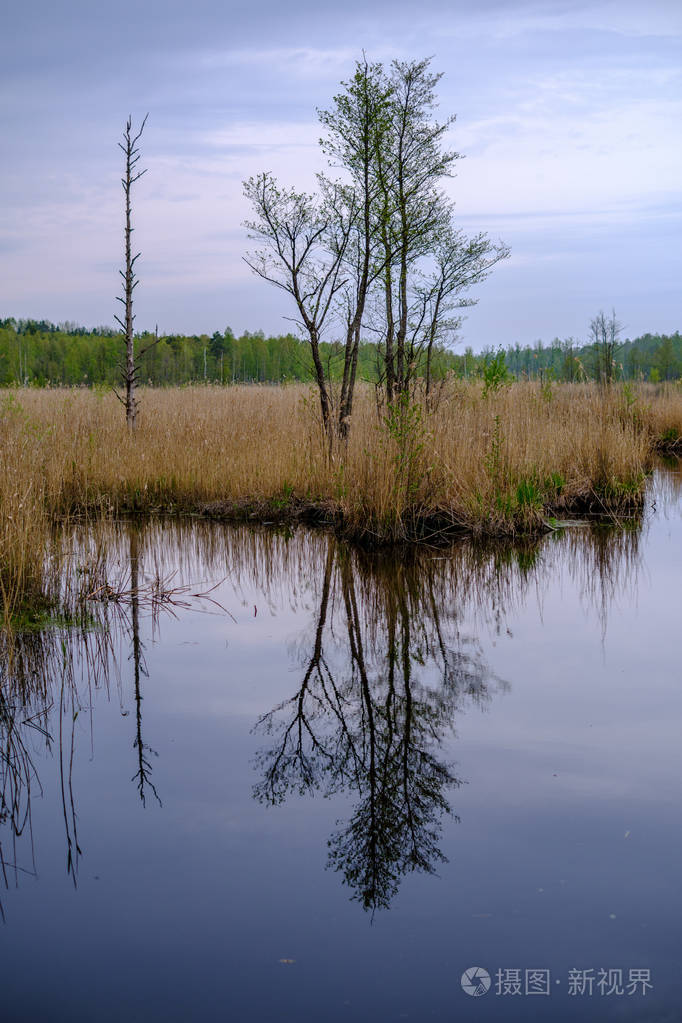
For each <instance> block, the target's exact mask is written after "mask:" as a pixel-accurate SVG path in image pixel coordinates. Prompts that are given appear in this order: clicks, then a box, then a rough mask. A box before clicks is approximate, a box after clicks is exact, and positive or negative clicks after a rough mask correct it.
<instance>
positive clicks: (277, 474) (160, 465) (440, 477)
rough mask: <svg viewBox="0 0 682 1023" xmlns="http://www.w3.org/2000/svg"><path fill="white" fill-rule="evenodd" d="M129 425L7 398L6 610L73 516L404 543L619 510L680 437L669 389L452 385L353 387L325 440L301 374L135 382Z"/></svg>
mask: <svg viewBox="0 0 682 1023" xmlns="http://www.w3.org/2000/svg"><path fill="white" fill-rule="evenodd" d="M140 407H141V412H140V417H139V424H138V429H137V431H136V433H135V434H134V435H131V434H130V433H129V432H128V430H127V429H126V425H125V417H124V415H123V413H122V409H121V406H120V405H119V403H118V402H117V400H116V398H115V396H114V395H113V394H108V393H101V392H96V391H92V390H85V389H75V390H66V389H63V390H59V389H55V390H37V389H12V390H7V391H4V392H0V460H1V463H0V464H1V470H2V471H1V472H0V587H1V592H0V597H1V599H2V603H3V609H4V611H3V613H4V614H5V615H7V614H8V613H12V612H13V610H16V608H18V607H19V606H20V605H21V603H22V602H23V601H26V599H28V600H29V602H30V601H31V600H34V599H35V598H36V597H37V596H38V595H40V594H46V593H48V592H49V590H50V587H51V586H54V579H52V580H51V579H50V577H49V575H50V571H51V568H50V566H51V565H52V566H53V568H54V561H55V559H51V558H50V556H49V555H50V550H51V543H52V541H51V535H52V527H53V525H54V523H55V521H56V520H58V519H64V518H66V519H68V518H69V517H71V516H76V515H77V516H80V517H82V516H95V517H101V516H103V515H104V516H115V515H119V514H125V513H130V512H140V513H143V512H144V513H148V512H158V511H162V512H171V513H173V512H176V513H197V512H199V513H204V514H212V515H216V516H223V517H226V518H230V517H232V518H239V517H248V516H249V515H251V516H252V517H254V518H260V519H264V520H269V519H273V518H278V519H282V518H288V517H292V516H296V515H308V516H310V517H311V518H312V517H315V516H317V517H321V518H327V519H329V520H333V521H334V522H335V524H336V525H337V527H338V528H339V529H340V530H341V531H342V532H345V533H346V534H347V535H349V536H354V537H356V538H361V539H364V540H366V541H367V540H369V541H371V540H376V541H377V542H383V541H400V540H405V539H418V538H424V537H429V536H431V535H433V534H434V533H436V532H438V531H439V530H441V529H444V528H453V527H454V528H457V527H461V528H463V529H466V530H469V531H472V532H478V533H482V534H483V533H490V534H504V533H507V534H512V533H515V532H520V531H532V530H534V529H537V528H538V527H539V526H541V523H542V520H543V518H544V517H546V516H547V515H550V514H556V513H559V512H561V511H565V512H575V511H576V510H581V511H585V510H593V511H602V512H610V513H620V512H622V511H623V510H624V509H625V508H628V507H632V506H633V505H636V503H637V501H638V500H639V499H640V498H641V493H642V488H643V481H644V477H645V473H646V471H647V469H648V468H649V466H650V464H651V460H652V454H653V451H654V449H655V447H656V445H657V444H658V443H660V442H661V441H662V440H663V441H665V439H666V438H667V439H668V441H672V442H673V444H674V442H675V438H676V437H680V436H682V392H681V391H680V389H679V388H677V387H674V386H667V387H659V388H656V387H654V386H650V385H643V386H640V387H634V386H631V387H626V388H622V387H617V386H614V387H613V388H611V389H609V390H600V389H599V388H597V387H596V386H594V385H589V384H583V385H578V384H576V385H550V384H545V385H543V386H541V385H539V384H537V383H532V382H528V383H517V384H514V385H512V386H511V387H502V388H500V389H499V390H498V391H496V392H494V393H489V394H488V395H485V396H484V395H483V393H482V387H481V384H480V383H478V382H471V383H463V382H461V381H460V382H458V381H453V382H450V383H448V384H447V385H446V386H445V387H444V388H443V390H442V392H441V393H440V394H439V396H438V400H437V402H436V404H435V407H434V408H432V409H430V410H427V409H426V408H425V406H424V405H423V403H420V402H411V403H405V404H404V405H401V406H398V407H397V408H396V409H394V410H393V411H392V412H391V413H390V415H389V414H386V412H385V410H384V411H380V410H378V409H377V405H376V401H375V395H374V391H373V390H372V389H370V388H361V389H360V391H359V393H358V396H357V399H356V406H355V411H354V414H353V422H352V429H351V435H350V439H349V441H348V443H347V445H346V446H343V447H339V448H338V449H337V450H333V451H331V453H330V451H329V449H328V446H327V444H326V443H325V440H324V437H323V435H322V431H321V428H320V423H319V415H318V404H317V399H316V396H315V393H314V392H313V391H312V390H311V389H309V388H307V387H305V386H303V385H293V386H289V387H266V386H263V387H254V386H235V387H229V388H221V387H212V386H193V387H185V388H178V389H172V390H153V389H147V390H142V392H141V394H140Z"/></svg>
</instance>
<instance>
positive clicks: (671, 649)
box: [0, 466, 682, 1023]
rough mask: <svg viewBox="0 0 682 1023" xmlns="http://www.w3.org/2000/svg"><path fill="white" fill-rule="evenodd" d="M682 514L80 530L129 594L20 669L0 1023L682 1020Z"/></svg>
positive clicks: (8, 688)
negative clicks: (517, 539)
mask: <svg viewBox="0 0 682 1023" xmlns="http://www.w3.org/2000/svg"><path fill="white" fill-rule="evenodd" d="M681 493H682V487H681V486H680V473H679V467H677V466H676V467H673V468H668V469H661V470H659V471H658V472H657V474H656V476H655V479H654V481H653V483H652V486H651V489H650V493H649V497H648V500H647V506H646V509H645V512H644V516H643V518H642V520H641V521H639V522H637V523H626V524H625V525H624V526H623V525H621V526H620V527H615V526H614V527H612V528H609V527H606V526H603V525H602V526H583V527H575V528H569V529H565V530H558V531H556V532H552V533H550V534H548V535H547V536H546V537H544V538H543V539H542V540H540V541H538V542H537V543H532V544H531V543H527V544H525V545H521V546H481V545H476V544H473V543H471V542H468V541H467V542H461V543H459V544H457V545H456V546H454V547H452V548H449V549H447V550H425V551H420V552H418V553H415V552H412V553H410V552H407V551H402V552H397V553H396V552H393V553H387V552H383V553H375V554H368V553H362V552H359V551H356V550H353V549H350V548H348V547H346V546H344V545H343V544H341V543H339V542H338V541H337V540H335V539H334V538H333V537H332V536H330V535H327V534H325V533H319V532H318V533H312V532H308V531H306V530H303V529H297V530H295V531H293V532H289V531H287V530H283V529H279V530H278V529H277V528H262V527H261V528H256V527H254V528H247V527H239V528H236V527H226V526H224V525H220V524H210V523H206V522H202V521H198V520H197V521H192V522H185V523H180V524H178V523H175V524H174V523H168V524H155V525H151V524H149V525H146V526H139V525H138V526H133V525H132V524H122V525H119V526H117V527H111V526H110V527H108V528H107V529H105V530H103V531H100V533H99V534H97V535H95V534H94V533H92V532H90V533H88V532H84V531H83V532H80V533H79V532H74V533H72V534H70V535H69V536H68V537H65V540H64V542H65V543H67V544H69V545H70V549H71V550H72V554H73V559H74V562H75V563H76V568H77V571H79V572H80V573H86V572H88V571H90V566H92V565H95V564H96V563H97V558H98V556H100V557H101V552H102V551H105V552H106V553H105V557H106V562H107V572H108V578H109V579H110V580H111V579H118V586H113V589H110V590H104V589H101V588H100V587H98V586H97V585H95V582H93V587H92V600H91V601H90V602H89V607H90V611H89V617H88V622H87V627H85V628H81V629H78V628H74V627H68V628H67V627H63V626H60V625H59V623H55V624H53V625H52V626H50V627H49V628H47V629H45V630H44V631H43V632H41V633H33V634H29V635H25V636H21V637H16V638H15V640H14V642H13V643H11V644H7V643H6V644H5V647H4V648H3V649H2V651H1V658H2V661H1V664H0V670H1V671H2V682H3V688H2V696H1V700H0V741H1V743H2V752H1V753H0V786H2V792H3V793H4V801H3V806H2V814H1V816H0V843H1V846H0V855H1V859H2V873H0V885H2V887H0V902H1V905H2V914H3V918H4V921H3V922H0V947H1V951H2V958H1V960H0V962H1V963H2V965H1V967H0V969H1V973H2V989H1V990H2V1001H1V1002H0V1005H1V1012H0V1015H1V1018H2V1020H3V1021H15V1020H17V1021H24V1020H28V1021H34V1020H36V1021H37V1020H40V1021H41V1023H42V1021H61V1020H68V1021H71V1023H74V1021H88V1023H90V1021H93V1020H97V1021H98V1023H100V1021H102V1023H104V1021H113V1020H126V1021H137V1020H140V1021H142V1020H144V1021H145V1023H149V1021H156V1020H158V1021H165V1023H168V1021H181V1020H182V1021H188V1020H200V1021H203V1020H207V1021H213V1020H230V1021H238V1023H242V1021H243V1023H261V1021H274V1020H278V1021H284V1023H288V1021H292V1023H294V1021H295V1023H304V1021H311V1023H312V1021H315V1023H326V1021H329V1023H336V1021H348V1023H360V1021H362V1023H365V1021H367V1023H369V1021H372V1023H384V1021H393V1020H395V1021H398V1020H404V1019H407V1020H415V1021H424V1020H455V1019H466V1020H469V1019H472V1020H473V1019H476V1020H482V1021H489V1020H500V1021H516V1020H528V1019H543V1020H544V1019H546V1020H552V1021H563V1020H582V1019H586V1020H592V1019H594V1020H600V1021H601V1020H611V1019H613V1020H619V1021H620V1020H638V1021H643V1020H646V1021H661V1023H662V1021H664V1020H666V1021H668V1020H673V1019H679V1018H680V1015H679V1013H680V1008H681V1007H682V974H681V971H680V968H679V948H680V946H681V945H682V924H681V922H680V921H681V919H682V898H681V893H680V882H679V874H680V853H681V846H682V815H681V813H680V804H681V791H680V788H681V782H680V779H681V778H682V745H681V743H680V722H681V721H682V684H681V683H682V677H681V674H680V670H679V666H678V663H677V658H678V656H679V638H680V625H681V624H682V622H681V619H680V598H679V593H680V567H681V564H682V558H681V557H680V555H681V552H682V515H681V511H682V497H681ZM98 552H99V555H98Z"/></svg>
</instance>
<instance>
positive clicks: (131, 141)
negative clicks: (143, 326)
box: [115, 114, 149, 430]
mask: <svg viewBox="0 0 682 1023" xmlns="http://www.w3.org/2000/svg"><path fill="white" fill-rule="evenodd" d="M148 117H149V114H145V116H144V120H143V121H142V124H141V125H140V128H139V131H138V132H137V133H136V134H133V121H132V117H129V118H128V120H127V121H126V127H125V131H124V133H123V142H119V144H118V145H119V149H121V150H122V152H123V155H124V156H125V171H124V176H123V177H122V178H121V184H122V185H123V194H124V196H125V211H126V223H125V270H119V273H120V275H121V277H122V278H123V296H122V297H121V296H120V295H119V296H117V301H119V302H120V303H121V304H122V305H123V308H124V310H125V312H124V318H123V319H121V318H120V317H119V316H116V317H115V319H116V321H117V322H118V323H119V324H120V325H121V328H122V329H123V332H124V335H125V346H126V350H125V360H124V362H123V364H122V367H121V368H122V377H123V385H124V386H125V399H123V398H121V401H122V402H123V404H124V405H125V410H126V423H127V424H128V429H130V430H134V429H135V420H136V416H137V400H136V397H135V388H136V385H137V370H138V366H137V361H136V359H135V340H134V335H133V324H134V322H135V315H134V313H133V292H134V290H135V288H136V287H137V285H138V283H139V282H138V279H137V275H136V273H135V263H136V262H137V260H138V259H139V258H140V253H139V252H138V253H137V255H135V256H133V254H132V246H131V235H132V233H133V230H134V229H133V226H132V221H131V191H132V187H133V185H134V184H135V182H136V181H139V179H140V178H141V177H142V175H143V174H146V168H145V170H137V164H138V162H139V159H140V150H139V146H138V142H139V141H140V138H141V136H142V132H143V131H144V126H145V124H146V123H147V118H148Z"/></svg>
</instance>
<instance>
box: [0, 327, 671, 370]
mask: <svg viewBox="0 0 682 1023" xmlns="http://www.w3.org/2000/svg"><path fill="white" fill-rule="evenodd" d="M154 340H155V337H154V335H152V334H146V333H145V334H141V335H140V347H141V348H144V347H145V346H146V345H149V344H150V342H152V341H154ZM123 351H124V344H123V339H122V336H121V334H120V332H118V331H115V330H113V329H112V328H110V327H95V328H94V329H92V330H86V329H85V328H84V327H79V326H77V325H76V324H74V323H62V324H59V326H55V325H54V324H52V323H50V322H48V321H46V320H14V319H11V318H10V319H5V320H0V386H8V385H11V384H19V383H21V384H33V385H36V386H46V385H49V384H52V385H75V384H80V385H109V386H113V385H115V384H118V382H119V380H120V368H119V364H120V360H121V356H122V354H123ZM499 351H503V352H504V357H505V364H506V368H507V371H508V373H510V374H511V375H513V376H515V377H519V378H525V377H529V378H538V377H541V378H550V379H555V380H582V379H594V378H595V377H596V375H597V366H598V360H599V353H598V350H597V347H596V346H595V345H590V344H580V343H579V342H576V341H574V340H573V339H569V340H565V341H560V340H559V339H558V338H556V339H555V340H554V341H552V342H551V344H549V345H544V344H543V343H542V342H541V341H538V342H536V344H534V345H532V346H531V345H526V346H524V347H522V346H521V345H519V344H516V345H513V346H508V347H507V348H500V349H498V352H499ZM322 353H323V355H324V359H325V360H326V361H328V362H329V364H330V366H331V368H332V374H333V375H334V373H335V366H336V367H337V370H338V372H339V373H340V372H341V368H342V367H341V360H340V358H337V356H339V355H340V353H341V348H340V346H339V347H337V346H336V345H334V344H332V343H325V344H323V345H322ZM495 354H496V353H495V352H493V350H492V349H488V350H487V351H483V352H481V353H477V354H474V353H473V352H472V350H471V348H466V349H465V350H464V351H462V352H453V351H449V350H446V349H440V350H439V351H438V353H437V354H436V355H435V357H434V360H433V371H434V372H433V375H434V376H435V377H442V376H444V375H445V374H447V373H453V374H455V375H457V376H463V377H464V376H466V377H471V376H477V375H482V373H483V368H484V366H485V364H486V361H488V360H490V359H491V358H492V357H493V355H495ZM337 363H338V366H337ZM378 364H379V360H378V359H377V346H376V345H375V344H373V343H371V342H366V343H364V344H362V345H361V346H360V352H359V358H358V375H359V377H360V378H361V379H364V380H370V381H374V380H376V379H377V378H378V368H377V367H378ZM615 364H616V365H615V371H614V377H615V378H616V379H622V380H640V379H644V380H650V381H661V380H676V379H678V378H679V377H681V376H682V336H680V333H679V331H676V332H675V333H674V334H671V335H661V334H644V335H643V336H642V337H638V338H635V339H634V340H630V339H627V340H625V341H623V342H621V343H619V344H618V345H617V348H616V355H615ZM312 373H313V366H312V359H311V356H310V350H309V346H308V345H307V343H306V342H305V341H302V340H301V339H300V338H297V337H295V336H294V335H292V334H286V335H281V336H277V337H265V335H264V334H263V333H262V331H257V332H256V333H249V332H248V331H246V332H245V333H244V334H242V335H241V337H235V336H234V334H233V333H232V331H231V330H230V328H229V327H227V328H226V329H225V330H224V331H223V332H222V333H220V332H219V331H216V332H215V333H214V334H213V335H212V336H210V337H209V336H208V335H207V334H201V335H193V336H188V337H186V336H181V335H169V336H164V337H161V338H160V339H159V341H158V343H156V344H154V345H152V346H151V347H150V348H149V351H148V352H147V353H146V354H145V355H144V356H143V358H142V360H141V374H140V380H141V382H142V383H151V384H154V385H156V386H172V385H177V384H186V383H190V382H196V381H207V382H211V383H215V382H218V383H223V384H231V383H282V382H286V381H292V380H310V379H311V378H312Z"/></svg>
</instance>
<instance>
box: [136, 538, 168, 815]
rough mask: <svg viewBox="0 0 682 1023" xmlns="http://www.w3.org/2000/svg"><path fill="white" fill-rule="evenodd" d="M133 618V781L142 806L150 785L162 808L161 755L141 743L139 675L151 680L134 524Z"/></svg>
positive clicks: (137, 539)
mask: <svg viewBox="0 0 682 1023" xmlns="http://www.w3.org/2000/svg"><path fill="white" fill-rule="evenodd" d="M129 540H130V617H131V633H132V647H133V649H132V658H133V670H134V676H135V722H136V733H135V741H134V743H133V749H136V750H137V765H138V766H137V771H136V772H135V774H134V775H133V778H132V780H133V781H137V791H138V792H139V793H140V799H141V800H142V805H143V806H145V805H146V798H145V792H144V788H145V785H148V786H149V788H150V789H151V790H152V792H153V794H154V797H155V799H156V801H157V802H158V804H159V806H161V805H162V803H161V799H160V798H159V794H158V792H157V791H156V786H155V785H154V783H153V781H152V780H151V774H152V765H151V761H150V759H149V757H150V756H154V757H158V753H157V752H156V751H155V750H153V749H152V748H151V746H149V745H147V744H146V743H145V742H143V741H142V689H141V685H140V675H144V676H145V677H146V678H149V673H148V672H147V668H146V665H145V662H144V651H143V647H142V641H141V640H140V606H139V599H140V598H139V593H138V587H139V576H140V554H139V548H138V541H139V536H138V530H137V527H136V526H134V525H131V526H130V532H129Z"/></svg>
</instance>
